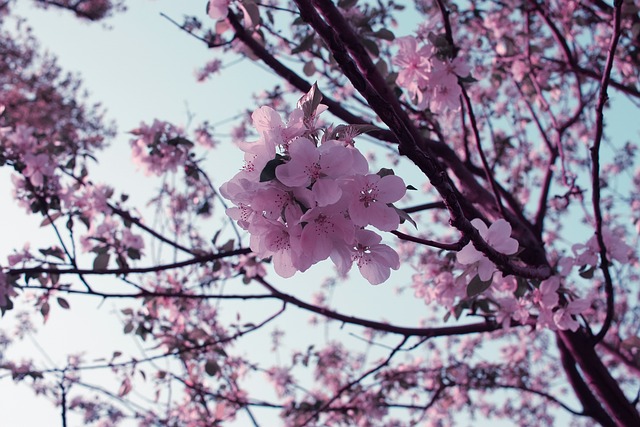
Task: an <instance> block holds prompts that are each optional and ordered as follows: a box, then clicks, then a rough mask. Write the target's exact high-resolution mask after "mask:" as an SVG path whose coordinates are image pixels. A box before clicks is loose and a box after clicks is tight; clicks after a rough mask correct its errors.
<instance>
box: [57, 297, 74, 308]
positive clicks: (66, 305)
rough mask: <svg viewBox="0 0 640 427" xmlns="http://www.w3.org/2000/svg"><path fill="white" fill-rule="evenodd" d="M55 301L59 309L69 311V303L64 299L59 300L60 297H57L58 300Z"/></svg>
mask: <svg viewBox="0 0 640 427" xmlns="http://www.w3.org/2000/svg"><path fill="white" fill-rule="evenodd" d="M56 300H57V301H58V305H59V306H60V307H62V308H64V309H65V310H69V308H70V307H71V306H70V305H69V302H68V301H67V300H66V299H64V298H60V297H58V298H56Z"/></svg>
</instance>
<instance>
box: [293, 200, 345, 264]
mask: <svg viewBox="0 0 640 427" xmlns="http://www.w3.org/2000/svg"><path fill="white" fill-rule="evenodd" d="M300 222H305V223H306V225H305V226H304V228H303V230H302V236H301V239H300V244H301V248H302V250H303V251H304V253H305V257H309V258H310V260H311V261H312V262H313V263H316V262H318V261H322V260H323V259H326V258H328V257H329V255H330V254H331V252H332V251H333V248H334V247H336V246H344V247H346V246H347V245H348V244H349V243H351V242H352V241H353V239H354V233H355V227H354V225H353V223H352V222H351V221H349V220H348V219H347V218H345V216H344V214H343V213H342V212H341V211H339V210H337V209H335V208H334V207H325V208H314V209H311V210H309V211H308V212H306V213H305V214H304V215H303V216H302V218H300Z"/></svg>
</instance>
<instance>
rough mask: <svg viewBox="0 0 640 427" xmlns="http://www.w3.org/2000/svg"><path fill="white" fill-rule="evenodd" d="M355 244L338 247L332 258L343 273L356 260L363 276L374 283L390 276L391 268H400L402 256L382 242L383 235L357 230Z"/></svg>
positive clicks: (378, 282) (376, 283)
mask: <svg viewBox="0 0 640 427" xmlns="http://www.w3.org/2000/svg"><path fill="white" fill-rule="evenodd" d="M355 237H356V239H355V244H354V245H353V247H352V248H351V249H346V248H342V247H336V248H335V250H334V251H333V252H332V253H331V259H332V261H333V262H334V263H335V264H336V267H337V268H338V271H339V272H340V273H341V274H346V272H347V271H349V268H351V263H352V262H353V261H355V262H356V264H357V265H358V268H359V269H360V274H362V277H364V278H365V279H367V280H368V281H369V283H371V284H372V285H378V284H380V283H382V282H384V281H385V280H387V279H388V278H389V276H390V275H391V269H393V270H397V269H398V268H400V257H399V256H398V254H397V253H396V251H394V250H393V249H391V248H390V247H389V246H387V245H382V244H380V241H381V240H382V237H380V236H379V235H378V234H376V233H375V232H373V231H370V230H362V229H360V230H357V231H356V234H355Z"/></svg>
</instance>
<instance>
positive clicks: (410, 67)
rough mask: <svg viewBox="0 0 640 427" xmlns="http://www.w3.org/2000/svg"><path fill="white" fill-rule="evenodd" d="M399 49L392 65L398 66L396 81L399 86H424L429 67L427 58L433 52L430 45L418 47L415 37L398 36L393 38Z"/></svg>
mask: <svg viewBox="0 0 640 427" xmlns="http://www.w3.org/2000/svg"><path fill="white" fill-rule="evenodd" d="M395 44H397V45H398V47H399V50H398V53H397V54H396V56H395V57H394V58H393V63H394V65H397V66H398V69H399V71H398V77H397V79H396V82H397V83H398V85H399V86H402V87H410V86H411V85H412V84H415V85H416V86H424V84H425V83H426V77H427V75H428V73H429V71H430V69H431V64H430V61H429V58H431V55H432V54H433V48H432V47H431V46H422V47H420V48H419V49H418V41H417V40H416V38H415V37H412V36H406V37H399V38H397V39H396V40H395Z"/></svg>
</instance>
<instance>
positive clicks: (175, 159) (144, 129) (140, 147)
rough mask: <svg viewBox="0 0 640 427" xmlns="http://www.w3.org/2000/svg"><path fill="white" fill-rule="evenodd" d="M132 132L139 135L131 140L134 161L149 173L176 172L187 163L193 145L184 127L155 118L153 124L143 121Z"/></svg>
mask: <svg viewBox="0 0 640 427" xmlns="http://www.w3.org/2000/svg"><path fill="white" fill-rule="evenodd" d="M131 133H132V134H133V135H135V136H137V138H136V139H134V140H133V141H131V150H132V156H133V161H134V162H135V163H136V164H137V165H138V166H140V167H141V168H142V169H143V170H144V172H145V174H147V175H151V174H155V175H160V174H162V173H165V172H168V171H170V172H175V171H176V170H177V168H178V167H179V166H181V165H184V164H185V162H186V160H187V159H188V155H189V150H190V149H191V147H192V146H193V143H191V142H189V141H188V140H187V139H186V138H184V136H183V131H182V129H180V128H178V127H176V126H174V125H172V124H170V123H168V122H164V121H161V120H154V121H153V123H152V124H151V126H149V125H146V124H144V123H142V124H141V125H140V127H139V128H137V129H134V130H132V131H131Z"/></svg>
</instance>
